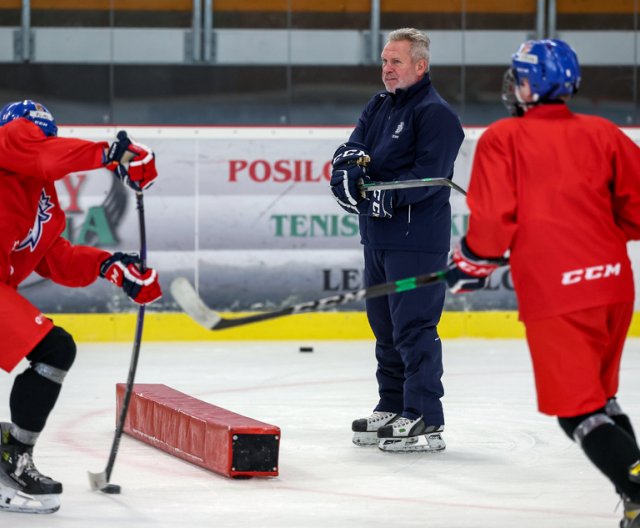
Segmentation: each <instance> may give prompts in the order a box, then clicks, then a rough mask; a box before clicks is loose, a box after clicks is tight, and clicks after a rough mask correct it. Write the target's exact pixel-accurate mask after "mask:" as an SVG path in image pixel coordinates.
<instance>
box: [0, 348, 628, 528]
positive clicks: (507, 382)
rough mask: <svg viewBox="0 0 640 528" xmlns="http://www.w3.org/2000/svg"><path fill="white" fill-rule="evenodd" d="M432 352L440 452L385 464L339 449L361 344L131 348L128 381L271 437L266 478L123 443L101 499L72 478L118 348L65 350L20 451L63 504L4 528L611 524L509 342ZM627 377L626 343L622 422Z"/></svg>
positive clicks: (109, 387)
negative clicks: (55, 396) (277, 433)
mask: <svg viewBox="0 0 640 528" xmlns="http://www.w3.org/2000/svg"><path fill="white" fill-rule="evenodd" d="M300 346H313V348H314V351H313V352H311V353H308V352H306V353H302V352H299V347H300ZM444 350H445V354H444V364H445V376H444V383H445V390H446V396H445V398H444V400H443V401H444V406H445V413H446V417H447V424H446V429H445V435H444V438H445V440H446V442H447V449H446V451H444V452H443V453H439V454H424V453H412V454H398V453H383V452H381V451H379V450H378V449H377V448H375V447H374V448H363V447H356V446H354V445H353V444H352V443H351V431H350V424H351V421H352V420H353V419H354V418H356V417H360V416H365V415H367V414H368V413H369V412H370V410H371V407H372V405H373V403H374V401H375V399H376V385H375V377H374V371H375V361H374V357H373V351H372V343H371V342H369V341H341V342H334V341H317V342H304V343H302V342H294V341H278V342H273V341H271V342H268V343H259V342H237V341H236V342H219V341H218V342H166V343H153V342H151V343H143V345H142V351H141V357H140V363H139V367H138V375H137V379H136V382H138V383H161V384H166V385H168V386H170V387H172V388H174V389H177V390H179V391H182V392H185V393H187V394H190V395H192V396H194V397H196V398H199V399H202V400H204V401H207V402H209V403H212V404H214V405H217V406H220V407H224V408H226V409H228V410H231V411H234V412H236V413H239V414H243V415H246V416H250V417H252V418H255V419H258V420H261V421H264V422H267V423H270V424H273V425H277V426H279V427H280V428H281V430H282V439H281V445H280V462H279V473H280V474H279V476H278V477H276V478H253V479H248V480H234V479H229V478H226V477H223V476H219V475H217V474H215V473H211V472H209V471H206V470H204V469H201V468H199V467H197V466H194V465H191V464H189V463H188V462H185V461H183V460H180V459H177V458H175V457H172V456H170V455H168V454H166V453H164V452H161V451H159V450H157V449H154V448H152V447H150V446H149V445H147V444H145V443H142V442H140V441H138V440H134V439H132V438H130V437H128V436H126V435H124V436H123V439H122V442H121V444H120V450H119V452H118V457H117V460H116V464H115V469H114V473H113V476H112V482H114V483H117V484H119V485H121V486H122V494H120V495H104V494H102V493H100V492H93V491H91V490H90V488H89V482H88V478H87V471H93V472H99V471H102V470H103V469H104V467H105V465H106V461H107V458H108V454H109V449H110V447H111V441H112V438H113V431H114V423H115V384H116V383H117V382H125V381H126V378H127V373H128V369H129V359H130V354H131V345H128V344H123V343H114V344H104V343H102V344H88V343H80V344H79V354H78V358H77V361H76V364H75V366H74V368H73V369H72V371H71V372H70V374H69V375H68V377H67V380H66V381H65V386H64V389H63V392H62V395H61V397H60V400H59V402H58V406H57V408H56V409H55V411H54V413H53V415H52V417H51V419H50V421H49V424H48V426H47V429H46V430H45V432H44V433H43V435H42V437H41V440H40V442H39V446H38V447H37V449H36V453H35V460H36V464H37V466H38V468H39V469H40V470H41V471H43V472H44V473H45V474H48V475H50V476H52V477H54V478H56V479H58V480H61V481H62V482H63V483H64V489H65V491H64V493H63V496H62V507H61V509H60V510H59V511H58V512H57V513H55V514H53V515H44V516H37V515H25V514H12V513H3V514H2V515H3V526H20V527H21V528H30V527H40V526H42V527H47V528H57V527H64V528H72V527H82V528H86V527H92V528H102V527H104V528H106V527H112V526H127V527H147V526H148V527H154V528H158V527H175V526H192V527H209V526H211V527H217V528H224V527H236V526H245V527H249V526H251V527H256V528H258V527H274V528H275V527H278V528H289V527H326V526H331V527H370V526H395V527H414V526H415V527H418V526H419V527H425V528H469V527H474V528H488V527H491V528H507V527H509V528H511V527H514V526H517V527H519V528H539V527H540V526H545V527H546V528H573V527H575V528H578V527H580V528H584V527H589V528H601V527H602V528H605V527H616V526H617V522H618V520H619V518H620V517H621V513H620V511H621V510H620V506H619V505H618V504H617V496H616V495H615V493H614V491H613V489H611V486H610V484H609V483H608V481H607V480H605V478H604V477H602V476H600V475H599V474H598V473H597V472H596V471H594V470H593V468H592V467H591V466H590V464H589V463H588V462H587V460H586V459H585V458H584V456H583V454H582V452H581V451H580V450H579V449H578V448H577V447H576V446H575V445H573V444H572V443H571V442H570V441H569V439H568V438H566V437H565V436H564V434H563V433H562V432H561V431H560V429H559V427H558V426H557V425H556V422H555V420H554V419H552V418H549V417H545V416H542V415H540V414H538V413H537V411H536V407H535V400H534V387H533V379H532V374H531V366H530V362H529V357H528V353H527V349H526V345H525V343H524V341H522V340H477V339H473V340H472V339H453V340H446V341H445V343H444ZM23 366H24V365H21V366H20V367H19V368H17V369H16V371H15V372H14V375H15V374H17V373H19V372H20V371H21V370H22V367H23ZM639 378H640V340H638V339H630V340H629V341H628V343H627V348H626V351H625V356H624V361H623V369H622V378H621V390H620V393H619V396H620V402H621V404H622V406H623V408H624V409H625V410H626V411H627V412H628V413H629V414H630V415H631V417H632V419H634V420H635V422H636V424H637V423H640V383H638V380H639ZM11 379H12V377H11V376H4V377H3V378H2V382H0V389H1V391H0V399H1V401H2V402H6V401H8V400H7V398H8V394H9V391H10V387H11ZM7 412H8V411H7V410H6V408H5V410H3V412H2V415H3V416H4V417H5V418H4V419H6V414H7Z"/></svg>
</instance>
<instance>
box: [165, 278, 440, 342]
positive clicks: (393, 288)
mask: <svg viewBox="0 0 640 528" xmlns="http://www.w3.org/2000/svg"><path fill="white" fill-rule="evenodd" d="M446 274H447V270H442V271H436V272H435V273H428V274H425V275H418V276H417V277H409V278H407V279H402V280H398V281H394V282H387V283H385V284H377V285H375V286H370V287H369V288H362V289H360V290H355V291H352V292H347V293H342V294H339V295H333V296H331V297H324V298H322V299H317V300H315V301H309V302H305V303H301V304H294V305H292V306H288V307H286V308H282V309H281V310H275V311H273V312H264V313H259V314H255V315H247V316H244V317H237V318H235V319H225V318H224V317H222V316H221V315H220V314H219V313H217V312H215V311H214V310H212V309H211V308H209V307H208V306H207V305H206V304H205V303H204V301H203V300H202V299H201V298H200V296H199V295H198V294H197V293H196V291H195V290H194V289H193V286H191V283H190V282H189V281H188V280H187V279H185V278H184V277H177V278H176V279H174V280H173V281H172V282H171V294H172V295H173V298H174V299H175V300H176V302H177V303H178V304H179V305H180V306H181V307H182V309H183V310H184V311H185V312H186V313H187V315H189V316H190V317H191V318H192V319H194V320H195V321H196V322H197V323H199V324H201V325H202V326H204V327H205V328H207V329H209V330H224V329H225V328H233V327H235V326H243V325H246V324H251V323H257V322H259V321H267V320H269V319H276V318H277V317H284V316H285V315H293V314H299V313H305V312H315V311H317V310H324V309H325V308H334V307H336V306H342V305H343V304H348V303H350V302H355V301H362V300H363V299H373V298H375V297H382V296H384V295H389V294H392V293H400V292H405V291H411V290H415V289H416V288H421V287H423V286H427V285H428V284H434V283H436V282H442V281H444V280H446Z"/></svg>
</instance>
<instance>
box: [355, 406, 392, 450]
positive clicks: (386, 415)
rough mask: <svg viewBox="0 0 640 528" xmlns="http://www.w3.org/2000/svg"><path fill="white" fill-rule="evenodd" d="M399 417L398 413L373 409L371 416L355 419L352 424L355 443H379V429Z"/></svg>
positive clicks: (369, 444) (363, 444)
mask: <svg viewBox="0 0 640 528" xmlns="http://www.w3.org/2000/svg"><path fill="white" fill-rule="evenodd" d="M397 417H398V415H397V414H396V413H392V412H382V411H373V413H372V414H371V416H368V417H367V418H360V419H358V420H354V421H353V423H352V424H351V430H352V431H353V440H352V441H353V443H354V444H356V445H357V446H374V445H378V429H380V427H382V426H383V425H387V424H389V423H391V422H392V421H393V420H395V419H396V418H397Z"/></svg>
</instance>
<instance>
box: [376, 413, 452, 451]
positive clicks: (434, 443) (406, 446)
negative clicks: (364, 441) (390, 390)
mask: <svg viewBox="0 0 640 528" xmlns="http://www.w3.org/2000/svg"><path fill="white" fill-rule="evenodd" d="M442 431H444V426H442V425H425V423H424V420H423V419H422V418H418V419H417V420H411V419H410V418H405V417H400V418H398V419H397V420H395V421H394V422H392V423H390V424H388V425H385V426H384V427H381V428H380V429H378V447H379V448H380V449H382V450H383V451H399V452H412V451H425V452H437V451H442V450H444V448H445V447H446V446H445V443H444V440H443V439H442V435H441V434H440V433H442Z"/></svg>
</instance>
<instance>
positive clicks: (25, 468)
mask: <svg viewBox="0 0 640 528" xmlns="http://www.w3.org/2000/svg"><path fill="white" fill-rule="evenodd" d="M23 473H24V474H26V475H27V476H28V477H29V478H32V479H33V480H36V481H37V480H42V479H46V478H48V477H45V476H44V475H43V474H42V473H40V472H39V471H38V470H37V469H36V466H35V465H34V463H33V459H32V458H31V454H30V453H26V452H25V453H21V454H20V455H18V460H17V461H16V469H15V471H14V474H15V476H16V477H20V475H22V474H23Z"/></svg>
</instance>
